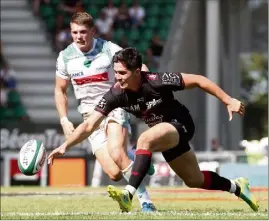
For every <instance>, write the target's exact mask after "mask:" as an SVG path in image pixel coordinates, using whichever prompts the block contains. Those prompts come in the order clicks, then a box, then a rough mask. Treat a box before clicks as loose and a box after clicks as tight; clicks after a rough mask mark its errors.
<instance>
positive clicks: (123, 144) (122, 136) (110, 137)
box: [106, 119, 128, 152]
mask: <svg viewBox="0 0 269 221" xmlns="http://www.w3.org/2000/svg"><path fill="white" fill-rule="evenodd" d="M106 135H107V144H108V148H109V151H110V152H113V151H117V152H118V151H120V152H121V151H126V148H127V143H128V129H127V128H126V127H124V126H123V125H121V124H119V123H118V122H116V121H115V120H113V119H110V120H109V121H108V123H107V128H106Z"/></svg>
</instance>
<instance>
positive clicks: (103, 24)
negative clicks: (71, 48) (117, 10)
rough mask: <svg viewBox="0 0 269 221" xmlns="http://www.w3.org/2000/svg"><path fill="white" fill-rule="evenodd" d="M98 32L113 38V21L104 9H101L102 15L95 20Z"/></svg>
mask: <svg viewBox="0 0 269 221" xmlns="http://www.w3.org/2000/svg"><path fill="white" fill-rule="evenodd" d="M95 26H96V29H97V34H98V35H99V36H100V37H101V38H104V39H106V40H111V38H112V26H113V21H112V19H111V18H109V17H108V16H107V15H106V13H105V12H104V11H101V13H100V16H99V17H98V18H97V19H96V20H95Z"/></svg>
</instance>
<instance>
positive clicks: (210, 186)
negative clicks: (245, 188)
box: [201, 171, 241, 196]
mask: <svg viewBox="0 0 269 221" xmlns="http://www.w3.org/2000/svg"><path fill="white" fill-rule="evenodd" d="M202 173H203V174H204V184H203V186H202V187H201V188H202V189H206V190H222V191H227V192H230V189H231V181H230V180H229V179H226V178H225V177H222V176H220V175H219V174H217V173H215V172H212V171H202ZM240 191H241V190H240V187H239V186H238V185H237V184H236V190H235V195H236V196H239V195H240Z"/></svg>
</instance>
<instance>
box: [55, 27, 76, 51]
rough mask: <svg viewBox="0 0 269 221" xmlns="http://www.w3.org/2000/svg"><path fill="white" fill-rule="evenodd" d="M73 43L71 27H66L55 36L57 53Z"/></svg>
mask: <svg viewBox="0 0 269 221" xmlns="http://www.w3.org/2000/svg"><path fill="white" fill-rule="evenodd" d="M71 43H72V36H71V32H70V27H66V28H64V29H62V30H60V31H58V33H57V34H56V36H55V47H56V50H57V51H61V50H63V49H64V48H66V47H67V46H68V45H69V44H71Z"/></svg>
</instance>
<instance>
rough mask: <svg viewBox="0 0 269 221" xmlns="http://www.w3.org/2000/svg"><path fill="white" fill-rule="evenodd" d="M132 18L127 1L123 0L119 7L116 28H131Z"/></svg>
mask: <svg viewBox="0 0 269 221" xmlns="http://www.w3.org/2000/svg"><path fill="white" fill-rule="evenodd" d="M131 24H132V20H131V18H130V15H129V11H128V7H127V4H126V2H125V1H124V0H123V1H122V2H121V4H120V7H119V9H118V14H117V16H116V18H115V22H114V28H125V29H127V28H130V27H131Z"/></svg>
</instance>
